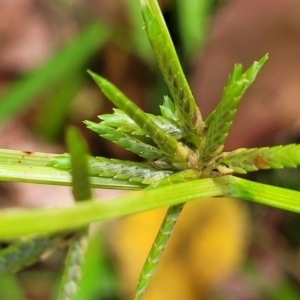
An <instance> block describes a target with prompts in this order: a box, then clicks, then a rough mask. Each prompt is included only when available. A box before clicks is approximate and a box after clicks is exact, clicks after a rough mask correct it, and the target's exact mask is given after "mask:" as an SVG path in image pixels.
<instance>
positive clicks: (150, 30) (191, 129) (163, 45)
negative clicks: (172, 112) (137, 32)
mask: <svg viewBox="0 0 300 300" xmlns="http://www.w3.org/2000/svg"><path fill="white" fill-rule="evenodd" d="M140 2H141V5H142V15H143V18H144V21H145V28H146V32H147V35H148V38H149V40H150V43H151V46H152V48H153V50H154V53H155V56H156V59H157V61H158V65H159V67H160V69H161V71H162V74H163V77H164V79H165V81H166V83H167V85H168V88H169V90H170V93H171V96H172V99H173V101H174V103H175V107H176V110H177V113H178V118H179V122H180V124H181V126H182V128H183V129H184V131H186V132H188V133H189V136H190V139H191V140H192V141H193V143H194V144H195V145H196V146H198V145H200V142H201V139H200V135H201V134H202V131H203V128H204V125H205V124H204V122H203V121H202V117H201V113H200V110H199V108H198V106H197V105H196V102H195V99H194V96H193V95H192V92H191V90H190V87H189V84H188V82H187V80H186V78H185V76H184V73H183V71H182V68H181V65H180V62H179V59H178V57H177V54H176V51H175V48H174V45H173V42H172V39H171V37H170V34H169V32H168V29H167V26H166V24H165V21H164V19H163V16H162V14H161V11H160V9H159V6H158V4H157V2H156V1H155V2H154V1H147V0H141V1H140Z"/></svg>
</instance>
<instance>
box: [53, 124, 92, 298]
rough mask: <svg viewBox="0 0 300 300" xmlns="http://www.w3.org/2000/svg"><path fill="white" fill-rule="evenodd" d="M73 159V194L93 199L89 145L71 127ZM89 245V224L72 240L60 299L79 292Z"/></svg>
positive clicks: (76, 198)
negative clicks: (88, 158)
mask: <svg viewBox="0 0 300 300" xmlns="http://www.w3.org/2000/svg"><path fill="white" fill-rule="evenodd" d="M67 145H68V149H69V152H70V159H71V166H72V168H71V174H72V186H73V190H72V191H73V195H74V198H75V200H76V201H84V200H90V199H92V190H91V187H90V181H89V172H88V164H87V158H86V157H87V155H86V154H87V147H86V145H85V142H84V140H83V139H82V138H81V136H80V134H79V132H78V131H77V130H76V129H75V128H71V129H70V130H69V131H68V135H67ZM87 245H88V226H85V227H83V228H81V229H79V230H78V231H77V232H76V233H75V235H74V236H73V238H72V240H71V241H70V245H69V249H68V253H67V257H66V260H65V269H64V274H63V277H62V282H61V286H60V291H59V295H58V298H57V299H58V300H72V299H74V297H75V296H76V295H77V293H78V289H79V288H78V285H79V281H80V279H81V276H82V267H83V263H84V260H85V259H84V258H85V253H86V250H87Z"/></svg>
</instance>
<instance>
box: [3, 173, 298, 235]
mask: <svg viewBox="0 0 300 300" xmlns="http://www.w3.org/2000/svg"><path fill="white" fill-rule="evenodd" d="M230 178H231V176H223V177H220V178H216V179H211V178H207V179H201V180H193V181H188V182H184V183H178V184H174V185H172V186H166V187H159V188H156V189H152V190H149V191H140V192H132V193H126V194H124V195H121V196H119V197H115V198H113V199H99V201H81V202H79V203H76V204H74V206H71V207H59V208H58V207H56V208H36V209H30V210H28V209H7V210H5V211H0V228H1V230H0V239H2V240H3V239H8V238H15V237H19V236H24V235H38V234H49V233H53V232H57V231H60V230H72V229H74V228H80V227H82V226H85V225H88V224H89V223H91V222H95V221H100V220H108V219H112V218H117V217H121V216H126V215H128V214H133V213H138V212H142V211H146V210H150V209H154V208H158V207H162V206H168V205H176V204H180V203H184V202H187V201H192V200H196V199H200V198H207V197H213V196H222V195H223V196H224V195H227V194H228V191H229V183H231V179H230ZM280 191H281V192H280ZM279 192H280V193H281V194H282V193H285V192H286V190H284V189H281V190H280V189H279V191H278V193H277V194H278V195H279ZM289 193H291V192H290V191H289V190H288V193H285V195H289V197H290V199H294V201H295V199H298V197H299V195H300V193H299V192H293V193H292V194H289ZM278 195H277V196H278ZM279 196H280V195H279ZM276 199H277V198H276ZM295 203H296V205H295V207H298V209H299V211H300V206H299V203H298V202H297V201H295ZM24 224H26V226H24Z"/></svg>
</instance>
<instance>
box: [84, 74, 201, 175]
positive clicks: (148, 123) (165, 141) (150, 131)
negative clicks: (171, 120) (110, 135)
mask: <svg viewBox="0 0 300 300" xmlns="http://www.w3.org/2000/svg"><path fill="white" fill-rule="evenodd" d="M89 74H90V75H91V76H92V78H93V79H94V80H95V82H96V84H97V85H98V86H99V87H100V89H101V90H102V92H103V93H104V94H105V96H106V97H107V98H109V99H110V101H111V102H112V103H114V104H115V105H116V106H117V107H118V108H120V109H122V110H123V111H124V112H125V113H126V114H127V115H128V116H129V117H130V118H131V119H132V120H134V122H135V123H136V124H137V125H138V126H139V127H140V128H141V129H142V130H144V131H145V133H146V134H147V135H148V136H151V138H152V140H153V141H154V142H155V143H156V145H157V147H158V148H159V149H160V150H161V151H162V152H163V153H164V154H165V156H167V157H169V158H170V160H171V161H172V163H173V166H174V167H176V168H178V169H180V170H181V169H186V168H190V167H192V166H194V165H195V163H196V161H195V159H194V157H192V153H191V151H190V149H189V148H188V147H186V146H185V145H183V144H182V143H181V142H178V141H177V140H176V139H175V138H173V137H171V136H169V135H167V134H166V133H165V132H164V131H163V130H162V129H160V128H159V127H158V126H157V125H156V124H155V123H154V122H153V120H152V119H151V118H149V117H148V116H147V114H146V113H145V112H143V111H142V110H141V109H140V108H139V107H138V106H136V105H135V104H134V103H133V102H131V101H130V100H129V99H128V98H127V97H126V96H125V95H124V94H123V93H121V92H120V91H119V90H118V89H117V88H116V87H115V86H114V85H113V84H111V83H110V82H108V81H107V80H106V79H104V78H102V77H101V76H99V75H97V74H95V73H93V72H90V71H89ZM99 125H101V124H99ZM106 129H107V130H109V127H107V128H106ZM115 132H116V131H115ZM103 134H105V130H104V132H103ZM123 147H124V146H123Z"/></svg>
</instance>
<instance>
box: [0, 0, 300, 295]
mask: <svg viewBox="0 0 300 300" xmlns="http://www.w3.org/2000/svg"><path fill="white" fill-rule="evenodd" d="M140 2H141V10H142V16H143V19H144V22H145V30H146V33H147V36H148V39H149V41H150V43H151V46H152V48H153V50H154V53H155V57H156V59H157V62H158V64H159V67H160V70H161V72H162V74H163V77H164V79H165V82H166V84H167V86H168V88H169V90H170V95H171V97H168V96H165V97H164V100H163V103H162V105H161V106H160V111H161V115H152V114H149V113H145V112H143V111H142V110H141V109H140V108H139V107H137V106H136V105H135V104H134V103H133V102H132V101H131V100H130V99H128V98H127V97H126V96H125V95H124V94H123V93H122V92H121V91H119V90H118V89H117V88H116V87H115V86H114V85H113V84H112V83H110V82H109V81H107V80H106V79H104V78H102V77H101V76H99V75H97V74H95V73H93V72H91V71H89V74H90V75H91V77H92V78H93V79H94V81H95V82H96V84H97V85H98V86H99V87H100V89H101V91H102V92H103V93H104V95H105V96H106V97H107V98H108V99H109V100H110V101H111V102H112V103H113V104H114V105H115V106H116V107H117V108H115V109H114V112H113V113H112V114H105V115H101V116H100V117H99V118H100V122H99V123H95V122H90V121H85V124H86V125H87V127H88V128H89V129H91V130H93V131H95V132H96V133H98V134H99V135H100V136H101V137H102V138H105V139H108V140H110V141H112V142H113V143H116V144H118V145H120V146H122V147H124V148H126V149H127V150H129V151H131V152H133V153H135V154H137V155H138V156H140V157H141V158H143V159H144V160H146V162H133V161H123V160H118V159H108V158H104V157H92V156H89V155H87V151H86V147H85V145H84V142H83V141H82V140H81V138H80V136H79V135H78V133H77V132H76V131H75V130H70V132H69V134H68V139H67V140H68V149H69V152H70V153H69V154H62V155H55V154H45V153H28V152H21V151H12V150H5V149H2V150H1V151H0V165H1V168H0V179H1V180H6V181H20V182H33V183H44V184H56V185H71V186H72V187H73V194H74V198H75V200H76V203H75V204H74V206H72V207H67V208H52V209H49V208H48V209H46V208H45V209H30V210H25V209H8V210H5V212H0V215H1V218H0V228H1V230H0V239H2V240H6V239H16V241H15V242H13V243H12V244H11V245H10V246H9V247H7V248H6V249H5V250H3V251H2V252H0V275H4V274H7V273H13V272H16V271H18V270H20V269H22V268H24V267H26V266H28V265H30V264H32V263H34V262H35V261H37V260H38V259H39V257H40V256H41V255H42V254H43V253H44V252H45V251H46V250H48V249H49V248H53V247H55V246H57V245H58V244H68V246H69V252H68V255H67V258H66V267H65V272H64V275H63V279H62V284H61V288H60V291H59V296H58V299H75V298H76V293H77V288H78V284H79V281H80V272H79V271H78V270H80V269H81V264H82V262H83V260H84V254H85V251H86V245H87V241H88V239H87V229H88V228H87V226H88V224H90V223H91V222H94V221H99V220H108V219H112V218H116V217H120V216H125V215H128V214H133V213H137V212H141V211H145V210H149V209H154V208H157V207H161V206H166V205H168V206H169V209H168V211H167V213H166V216H165V218H164V220H163V222H162V224H161V228H160V230H159V232H158V233H157V236H156V239H155V241H154V243H153V246H152V248H151V250H150V253H149V255H148V258H147V260H146V261H145V264H144V267H143V270H142V272H141V275H140V280H139V282H138V283H137V292H136V297H135V299H140V297H141V296H142V295H143V293H145V292H146V289H147V286H148V284H149V282H150V280H151V277H152V276H153V274H154V272H155V269H156V267H157V264H158V263H159V260H160V257H161V255H162V253H163V251H164V248H165V247H166V245H167V242H168V240H169V237H170V235H171V234H172V231H173V228H174V226H175V224H176V221H177V219H178V216H179V215H180V212H181V210H182V208H183V206H184V203H186V202H188V201H192V200H196V199H201V198H206V197H213V196H226V197H234V198H241V199H245V200H249V201H254V202H258V203H262V204H265V205H270V206H273V207H277V208H281V209H286V210H290V211H293V212H298V213H300V202H299V200H298V199H299V196H300V193H299V192H296V191H292V190H287V189H283V188H279V187H273V186H269V185H264V184H260V183H255V182H251V181H248V180H245V179H241V178H238V177H235V176H234V174H245V173H247V172H250V171H257V170H260V169H271V168H273V169H280V168H284V167H296V166H298V165H299V164H300V145H295V144H292V145H286V146H276V147H264V148H252V149H236V150H234V151H231V152H224V151H223V148H224V143H225V140H226V137H227V135H228V132H229V130H230V127H231V125H232V122H233V119H234V116H235V114H236V111H237V107H238V105H239V103H240V100H241V98H242V96H243V94H244V93H245V91H246V90H247V88H248V87H249V86H250V85H251V84H252V82H253V81H254V80H255V78H256V76H257V75H258V73H259V71H260V70H261V68H262V67H263V65H264V64H265V62H266V61H267V58H268V56H267V55H265V56H264V57H262V58H261V59H260V60H258V61H256V62H254V63H253V65H252V66H250V68H248V69H247V70H245V71H243V69H242V66H241V65H235V66H234V68H233V71H232V73H231V75H230V76H229V78H228V81H227V84H226V86H225V88H224V90H223V94H222V98H221V100H220V102H219V104H218V105H217V107H216V108H215V109H214V111H213V112H212V113H211V114H210V115H209V116H208V117H207V118H206V119H205V120H204V119H203V118H202V116H201V112H200V109H199V107H198V106H197V104H196V101H195V99H194V97H193V94H192V92H191V89H190V87H189V84H188V82H187V80H186V78H185V75H184V73H183V71H182V67H181V65H180V62H179V59H178V57H177V55H176V52H175V48H174V46H173V43H172V40H171V37H170V35H169V32H168V30H167V27H166V24H165V22H164V19H163V16H162V14H161V11H160V8H159V5H158V3H157V1H156V0H140ZM95 187H101V188H110V189H123V190H125V189H126V190H141V191H140V192H138V193H134V194H126V195H122V196H119V197H116V198H114V199H111V200H109V201H106V200H103V199H102V200H100V201H94V200H93V199H92V198H93V196H92V192H91V188H95ZM82 200H85V201H82ZM29 220H30V222H29Z"/></svg>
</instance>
